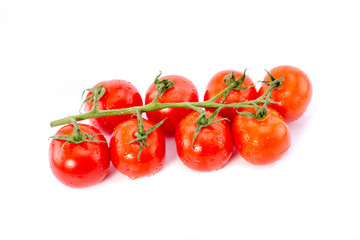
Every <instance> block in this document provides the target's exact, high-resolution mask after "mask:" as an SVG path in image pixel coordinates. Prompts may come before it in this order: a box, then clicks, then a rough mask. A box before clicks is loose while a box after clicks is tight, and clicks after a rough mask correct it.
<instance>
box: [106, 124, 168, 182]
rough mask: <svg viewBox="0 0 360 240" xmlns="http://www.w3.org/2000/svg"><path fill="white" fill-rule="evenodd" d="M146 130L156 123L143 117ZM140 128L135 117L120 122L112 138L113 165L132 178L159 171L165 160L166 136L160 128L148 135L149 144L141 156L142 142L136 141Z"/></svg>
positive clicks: (111, 153)
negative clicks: (134, 140) (136, 134)
mask: <svg viewBox="0 0 360 240" xmlns="http://www.w3.org/2000/svg"><path fill="white" fill-rule="evenodd" d="M143 122H144V126H145V130H147V129H149V128H151V127H152V126H153V125H154V124H153V123H152V122H151V121H149V120H147V119H143ZM137 130H138V121H137V119H135V118H132V119H129V120H126V121H124V122H122V123H120V124H119V125H118V126H117V128H116V129H115V130H114V132H113V134H112V136H111V139H110V155H111V162H112V164H113V166H114V167H115V168H116V169H117V170H118V171H119V172H120V173H122V174H124V175H126V176H128V177H129V178H131V179H136V178H140V177H146V176H151V175H153V174H155V173H156V172H158V171H159V170H160V168H161V167H162V166H163V164H164V160H165V137H164V134H163V133H162V132H161V130H160V129H159V128H157V129H155V130H154V131H153V132H151V133H150V134H149V135H148V139H147V140H146V142H147V144H148V145H149V146H143V149H142V152H141V155H140V158H139V159H138V153H139V150H140V144H139V143H138V142H134V143H131V144H128V143H129V142H130V141H132V140H133V139H135V132H136V131H137Z"/></svg>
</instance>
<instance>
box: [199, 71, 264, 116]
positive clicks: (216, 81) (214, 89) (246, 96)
mask: <svg viewBox="0 0 360 240" xmlns="http://www.w3.org/2000/svg"><path fill="white" fill-rule="evenodd" d="M232 72H233V73H234V74H235V77H236V79H240V78H241V77H242V76H243V73H242V72H239V71H235V70H224V71H221V72H218V73H216V74H215V75H214V76H213V77H212V78H211V79H210V81H209V83H208V85H207V87H206V91H205V95H204V101H207V100H209V99H211V98H213V97H215V96H216V95H217V94H218V93H220V92H221V91H222V90H224V89H225V88H226V87H227V85H226V84H225V83H224V77H225V76H226V75H228V74H231V73H232ZM229 78H230V77H229ZM229 78H227V80H229ZM252 85H254V83H253V81H252V80H251V79H250V77H249V76H247V75H246V77H245V80H244V82H243V83H242V85H241V87H248V86H252ZM256 97H257V92H256V89H255V87H251V88H248V89H247V90H236V89H233V90H232V91H231V92H230V93H229V95H228V96H227V97H226V99H225V101H224V103H234V102H244V101H248V100H253V99H255V98H256ZM222 99H223V95H222V96H220V97H219V98H218V99H216V100H215V102H217V103H221V102H222ZM236 111H242V108H239V109H234V108H224V109H222V110H221V111H220V115H221V116H223V117H225V118H228V119H229V120H230V123H232V121H233V119H234V117H235V116H236V115H237V113H236Z"/></svg>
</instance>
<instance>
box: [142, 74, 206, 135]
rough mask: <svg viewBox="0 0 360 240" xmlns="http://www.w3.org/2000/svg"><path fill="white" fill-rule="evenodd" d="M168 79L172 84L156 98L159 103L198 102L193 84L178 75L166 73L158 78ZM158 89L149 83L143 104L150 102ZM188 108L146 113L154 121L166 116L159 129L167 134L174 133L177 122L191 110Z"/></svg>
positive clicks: (156, 121)
mask: <svg viewBox="0 0 360 240" xmlns="http://www.w3.org/2000/svg"><path fill="white" fill-rule="evenodd" d="M163 79H168V80H169V81H171V82H174V86H173V87H171V88H169V89H167V90H166V91H165V92H164V94H162V95H161V97H160V99H159V100H158V101H159V103H170V102H198V101H199V95H198V91H197V89H196V87H195V85H194V84H193V83H192V82H191V81H190V80H189V79H187V78H185V77H182V76H179V75H168V76H164V77H161V78H159V80H160V81H161V80H163ZM157 93H158V91H157V89H156V86H155V84H154V83H153V84H151V85H150V87H149V88H148V90H147V92H146V97H145V104H148V103H150V102H152V101H153V100H154V99H155V97H156V95H157ZM192 111H193V110H192V109H189V108H164V109H161V110H158V111H151V112H147V113H146V115H147V117H148V118H149V120H151V121H152V122H154V123H158V122H160V121H162V120H163V119H165V118H166V120H165V122H164V123H163V124H162V125H161V126H160V128H161V130H162V131H163V132H164V133H165V134H167V135H170V136H171V135H174V134H175V129H176V126H177V125H178V123H179V122H180V121H181V119H182V118H184V117H185V116H186V115H187V114H189V113H190V112H192Z"/></svg>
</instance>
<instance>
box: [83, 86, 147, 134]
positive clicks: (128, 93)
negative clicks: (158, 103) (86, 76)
mask: <svg viewBox="0 0 360 240" xmlns="http://www.w3.org/2000/svg"><path fill="white" fill-rule="evenodd" d="M100 84H102V85H103V86H104V88H105V90H106V92H105V94H104V95H103V96H102V97H101V98H100V99H99V101H98V104H97V107H98V109H99V110H111V109H118V108H128V107H134V106H142V105H143V102H142V98H141V95H140V93H139V91H138V90H137V89H136V88H135V86H134V85H132V84H131V83H130V82H127V81H124V80H108V81H102V82H99V83H98V84H96V85H95V86H94V88H95V87H97V86H99V85H100ZM91 94H92V93H89V94H88V95H87V97H89V96H90V95H91ZM92 108H93V100H91V101H89V102H86V103H85V104H84V109H85V111H86V112H89V111H90V110H91V109H92ZM130 118H131V114H130V115H117V116H109V117H99V118H91V119H89V121H90V123H91V125H93V126H95V127H97V128H98V129H100V130H101V132H102V133H104V134H106V135H111V133H112V132H113V131H114V129H115V127H116V126H117V125H118V124H119V123H121V122H123V121H125V120H127V119H130Z"/></svg>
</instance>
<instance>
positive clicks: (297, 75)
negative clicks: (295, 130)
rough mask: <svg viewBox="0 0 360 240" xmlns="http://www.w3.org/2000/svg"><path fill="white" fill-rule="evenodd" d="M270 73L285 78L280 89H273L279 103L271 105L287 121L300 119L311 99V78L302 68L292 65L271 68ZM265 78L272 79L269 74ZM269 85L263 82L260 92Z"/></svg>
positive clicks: (274, 97)
mask: <svg viewBox="0 0 360 240" xmlns="http://www.w3.org/2000/svg"><path fill="white" fill-rule="evenodd" d="M270 74H271V75H272V76H273V77H274V78H275V79H279V78H280V77H283V78H284V79H285V80H284V81H283V82H282V85H281V86H280V88H279V89H274V90H273V91H272V94H271V96H272V98H273V99H274V100H275V101H276V102H277V103H275V104H270V105H269V106H271V107H272V108H274V109H275V110H276V111H278V112H279V113H280V114H281V116H283V118H284V119H285V121H286V122H292V121H295V120H296V119H299V118H300V117H301V116H302V115H303V114H304V113H305V111H306V109H307V107H308V105H309V103H310V101H311V96H312V85H311V82H310V79H309V78H308V76H307V75H306V74H305V73H304V72H303V71H302V70H300V69H298V68H296V67H292V66H279V67H276V68H274V69H271V70H270ZM264 80H265V81H268V82H270V81H271V80H270V77H269V76H268V75H266V77H265V79H264ZM268 87H269V86H268V85H266V84H265V83H263V84H262V85H261V87H260V89H259V94H260V95H262V94H263V93H264V92H265V91H266V89H268Z"/></svg>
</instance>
